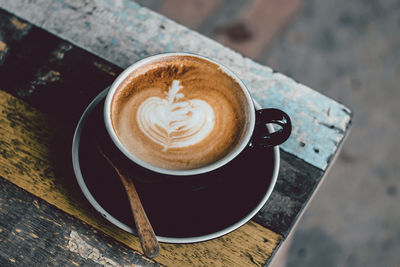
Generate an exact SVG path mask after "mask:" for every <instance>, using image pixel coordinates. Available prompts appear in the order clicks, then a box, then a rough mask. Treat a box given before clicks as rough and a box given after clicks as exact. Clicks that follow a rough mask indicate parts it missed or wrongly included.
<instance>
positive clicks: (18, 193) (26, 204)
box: [0, 178, 160, 267]
mask: <svg viewBox="0 0 400 267" xmlns="http://www.w3.org/2000/svg"><path fill="white" fill-rule="evenodd" d="M0 218H1V220H0V266H4V267H5V266H108V267H122V266H132V265H134V266H143V267H155V266H160V264H158V263H156V262H154V261H152V260H149V259H147V258H145V257H143V255H141V254H140V253H139V252H136V251H134V250H132V249H130V248H128V247H127V246H124V245H122V244H121V243H119V242H118V241H116V240H115V239H113V238H110V237H108V236H106V235H104V234H102V232H100V231H98V230H96V229H94V228H93V227H91V226H89V225H87V224H85V223H83V222H82V221H80V220H78V219H76V218H74V217H73V216H70V215H68V214H66V213H64V212H61V211H60V210H58V209H57V208H56V207H54V206H52V205H50V204H49V203H47V202H46V201H44V200H42V199H40V198H37V197H35V196H34V195H32V194H30V193H28V192H27V191H25V190H22V189H21V188H19V187H17V186H15V185H14V184H12V183H10V182H9V181H7V180H5V179H3V178H0Z"/></svg>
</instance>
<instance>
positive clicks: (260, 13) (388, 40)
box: [137, 0, 400, 267]
mask: <svg viewBox="0 0 400 267" xmlns="http://www.w3.org/2000/svg"><path fill="white" fill-rule="evenodd" d="M137 2H138V3H140V4H141V5H143V6H146V7H148V8H150V9H153V10H155V11H156V12H158V13H161V14H163V15H165V16H167V17H169V18H171V19H173V20H175V21H177V22H179V23H181V24H183V25H185V26H187V27H189V28H191V29H193V30H196V31H198V32H200V33H202V34H204V35H206V36H209V37H210V38H212V39H215V40H217V41H218V42H220V43H222V44H224V45H226V46H228V47H231V48H232V49H234V50H236V51H239V52H241V53H242V54H244V55H245V56H248V57H250V58H252V59H254V60H255V61H257V62H260V63H262V64H264V65H267V66H269V67H271V68H273V69H275V70H277V71H279V72H282V73H284V74H286V75H288V76H290V77H292V78H294V79H296V80H297V81H299V82H301V83H303V84H305V85H307V86H309V87H311V88H313V89H314V90H316V91H319V92H321V93H323V94H325V95H327V96H329V97H331V98H333V99H335V100H337V101H338V102H341V103H343V104H345V105H346V106H347V107H349V108H350V109H351V110H352V111H353V114H354V117H353V126H352V128H351V132H350V134H349V136H348V137H347V140H346V142H345V143H344V145H343V148H342V151H341V153H340V154H339V156H338V157H337V159H336V162H335V163H334V164H333V165H332V167H331V169H330V171H329V172H328V175H327V176H326V177H325V182H324V183H323V184H322V186H321V187H320V189H319V190H318V191H317V193H316V195H315V197H314V199H313V201H312V202H311V204H310V206H309V207H308V208H307V210H306V212H305V214H304V216H303V218H302V219H301V220H300V222H299V224H298V225H297V227H296V230H295V231H294V232H293V235H292V237H291V242H287V244H286V246H285V247H284V249H283V250H282V251H281V252H282V253H280V254H279V255H278V258H277V259H279V260H280V261H279V262H274V263H276V266H324V267H329V266H400V141H399V139H400V138H399V137H400V134H399V132H400V105H399V103H398V102H400V1H399V0H352V1H348V0H323V1H318V0H247V1H246V0H212V1H211V0H185V1H181V0H138V1H137Z"/></svg>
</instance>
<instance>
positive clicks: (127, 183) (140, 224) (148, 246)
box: [118, 172, 160, 258]
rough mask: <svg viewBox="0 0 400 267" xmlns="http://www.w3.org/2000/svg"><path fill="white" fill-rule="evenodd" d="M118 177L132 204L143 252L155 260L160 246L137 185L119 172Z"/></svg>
mask: <svg viewBox="0 0 400 267" xmlns="http://www.w3.org/2000/svg"><path fill="white" fill-rule="evenodd" d="M118 175H119V176H120V178H121V181H122V184H123V185H124V187H125V191H126V193H127V195H128V198H129V202H130V204H131V209H132V212H133V215H134V216H133V218H134V219H135V225H136V228H137V231H138V234H139V240H140V244H141V245H142V249H143V252H144V254H145V255H146V256H147V257H149V258H155V257H157V256H158V254H159V253H160V245H159V244H158V241H157V238H156V235H155V233H154V230H153V227H151V224H150V222H149V219H148V218H147V215H146V213H145V211H144V209H143V206H142V204H141V202H140V199H139V195H138V193H137V191H136V188H135V184H134V183H133V181H132V180H131V179H128V178H126V177H125V176H124V175H123V174H121V173H119V172H118Z"/></svg>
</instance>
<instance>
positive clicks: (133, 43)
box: [0, 0, 352, 170]
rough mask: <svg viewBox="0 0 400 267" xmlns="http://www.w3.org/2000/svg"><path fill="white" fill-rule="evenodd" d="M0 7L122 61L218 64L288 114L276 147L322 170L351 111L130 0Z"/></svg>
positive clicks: (41, 0) (16, 2) (1, 2)
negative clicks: (163, 56) (181, 56)
mask: <svg viewBox="0 0 400 267" xmlns="http://www.w3.org/2000/svg"><path fill="white" fill-rule="evenodd" d="M0 7H2V8H4V9H7V10H8V11H10V12H12V13H14V14H17V15H18V16H21V17H23V18H25V19H27V20H28V21H30V22H31V23H33V24H34V25H37V26H39V27H41V28H44V29H46V30H47V31H49V32H51V33H53V34H56V35H57V36H60V37H61V38H63V39H65V40H68V41H70V42H72V43H73V44H76V45H78V46H80V47H83V48H85V49H87V50H89V51H91V52H93V53H94V54H96V55H99V56H100V57H102V58H105V59H107V60H108V61H110V62H112V63H114V64H115V65H118V66H119V67H121V68H125V67H127V66H128V65H130V64H132V63H134V62H135V61H137V60H139V59H142V58H144V57H147V56H150V55H154V54H158V53H163V52H183V51H185V52H192V53H196V54H200V55H204V56H207V57H210V58H213V59H215V60H217V61H219V62H221V63H223V64H224V65H226V66H227V67H229V68H231V69H232V70H233V71H234V72H235V73H236V74H237V75H238V76H239V77H240V78H241V79H242V80H243V82H244V83H245V84H246V85H247V87H248V88H249V90H250V92H251V93H252V95H253V97H254V98H255V99H256V100H257V102H259V103H260V104H261V105H262V106H263V107H271V108H280V109H283V110H284V111H285V112H286V113H288V114H289V115H290V116H291V118H292V121H293V134H292V136H291V138H290V139H289V140H288V141H287V142H285V143H284V144H283V145H282V146H281V147H282V149H283V150H284V151H286V152H289V153H291V154H293V155H295V156H296V157H298V158H300V159H302V160H304V161H306V162H308V163H310V164H311V165H313V166H315V167H317V168H320V169H322V170H326V168H327V167H328V165H329V163H330V162H331V160H332V157H333V155H334V154H335V153H336V151H337V150H338V147H339V146H340V144H341V142H342V141H343V138H344V136H345V134H346V132H347V129H348V127H349V125H350V123H351V117H352V115H351V111H350V110H349V109H348V108H346V107H345V106H343V105H342V104H339V103H337V102H336V101H334V100H332V99H330V98H328V97H326V96H324V95H322V94H320V93H318V92H316V91H314V90H312V89H310V88H308V87H307V86H304V85H302V84H300V83H298V82H297V81H294V80H293V79H291V78H289V77H287V76H285V75H283V74H281V73H276V72H274V71H273V70H272V69H270V68H268V67H266V66H262V65H260V64H258V63H256V62H254V61H252V60H250V59H249V58H245V57H243V56H242V55H240V54H238V53H236V52H234V51H232V50H231V49H229V48H226V47H224V46H222V45H221V44H219V43H217V42H215V41H212V40H210V39H208V38H206V37H204V36H202V35H200V34H198V33H196V32H193V31H191V30H189V29H187V28H185V27H183V26H181V25H178V24H177V23H175V22H173V21H171V20H169V19H167V18H166V17H163V16H161V15H159V14H157V13H154V12H152V11H150V10H149V9H147V8H143V7H141V6H140V5H138V4H136V3H135V2H133V1H131V0H115V1H109V0H95V1H91V0H90V1H89V0H85V1H75V0H57V1H56V0H36V1H30V0H12V1H11V0H0ZM110 22H112V23H110Z"/></svg>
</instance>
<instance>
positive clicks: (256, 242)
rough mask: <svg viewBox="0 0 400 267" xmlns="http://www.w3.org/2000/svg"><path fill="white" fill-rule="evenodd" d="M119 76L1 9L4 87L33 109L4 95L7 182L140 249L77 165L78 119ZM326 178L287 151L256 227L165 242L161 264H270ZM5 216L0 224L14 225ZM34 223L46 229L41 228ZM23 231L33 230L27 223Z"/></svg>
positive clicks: (0, 146) (1, 172) (1, 116)
mask: <svg viewBox="0 0 400 267" xmlns="http://www.w3.org/2000/svg"><path fill="white" fill-rule="evenodd" d="M0 1H1V0H0ZM120 71H121V68H120V67H118V66H116V65H114V64H112V63H109V62H107V61H105V60H103V59H101V58H99V57H97V56H94V55H92V54H90V53H88V52H87V51H84V50H82V49H80V48H78V47H76V46H75V45H73V44H71V43H69V42H67V41H65V40H61V39H60V38H57V37H55V36H53V35H51V34H49V33H48V32H45V31H43V30H42V29H39V28H37V27H35V26H32V25H31V24H29V23H27V22H25V21H23V20H21V19H18V18H16V17H14V16H10V14H8V13H6V12H4V11H1V10H0V89H3V90H6V91H8V92H9V93H11V94H12V95H14V96H16V97H18V98H20V99H24V100H25V101H27V102H29V103H30V104H31V105H27V104H26V103H25V102H23V101H20V100H19V99H17V98H15V97H13V96H10V95H9V94H7V93H5V92H1V93H0V101H1V104H0V109H1V110H2V111H1V113H0V176H1V177H3V178H6V179H8V180H10V181H12V182H13V183H15V184H17V185H18V186H20V187H22V188H25V190H27V191H29V192H31V193H32V194H34V195H36V196H38V197H40V198H42V199H45V200H46V201H48V202H49V203H52V204H53V205H55V206H56V207H58V208H59V209H61V210H63V211H65V212H67V213H69V214H72V215H73V216H75V217H77V218H80V219H81V220H83V221H85V222H87V223H88V224H90V225H92V226H94V227H95V228H97V229H101V230H102V232H104V233H106V234H107V235H109V236H112V237H113V238H115V239H117V240H119V241H121V242H122V243H124V244H126V245H127V246H128V247H130V248H133V249H134V250H138V251H140V245H139V242H138V240H137V238H136V237H133V236H130V235H127V234H126V233H124V232H123V231H121V230H119V229H117V228H116V227H114V226H112V225H110V224H108V222H105V221H104V220H103V219H102V218H101V217H100V216H99V215H98V214H97V213H95V212H94V210H93V209H92V208H91V207H90V206H89V204H88V203H87V202H86V200H85V199H84V198H83V196H82V194H81V193H80V189H79V188H78V186H77V185H76V182H75V179H74V175H73V172H72V166H71V163H70V148H71V141H72V133H73V130H74V127H75V125H76V122H77V120H78V119H79V117H80V115H81V113H82V111H83V110H84V108H85V107H86V105H87V104H88V103H89V102H90V101H91V99H92V98H93V97H94V96H95V95H97V93H99V92H100V91H102V90H103V89H104V87H106V86H107V85H108V84H109V83H111V82H112V80H113V79H114V78H115V76H116V75H117V74H118V73H119V72H120ZM71 103H73V105H72V107H73V108H71ZM32 106H34V108H33V107H32ZM36 108H37V109H39V110H41V111H38V110H36ZM343 134H344V133H343ZM322 145H323V143H321V146H322ZM315 150H316V151H318V150H317V149H315ZM316 151H315V152H314V153H317V152H316ZM332 155H333V154H332ZM332 155H331V156H332ZM323 174H324V171H323V170H322V169H321V168H318V167H316V166H312V165H310V164H308V163H306V162H305V161H304V160H302V159H300V158H297V157H296V156H294V155H292V154H290V153H286V152H284V151H282V152H281V170H280V175H279V177H278V182H277V185H276V187H275V190H274V191H273V193H272V195H271V197H270V199H269V201H268V202H267V203H266V205H265V206H264V207H263V208H262V210H261V211H260V212H259V213H258V214H257V215H256V216H255V217H254V219H253V222H250V223H248V224H246V225H245V226H243V227H241V228H240V229H238V230H237V231H235V232H233V233H231V234H230V235H227V236H226V237H223V238H220V239H216V240H212V241H209V242H205V243H200V244H195V245H166V244H163V246H162V251H164V253H167V254H162V255H161V257H160V258H157V261H159V262H161V263H163V264H166V265H170V266H177V265H180V264H181V265H188V264H191V265H206V264H211V265H215V264H218V263H221V262H222V261H224V260H227V263H231V264H233V262H236V263H237V264H242V266H248V265H250V264H255V265H261V264H263V263H265V261H266V260H267V259H269V257H270V255H271V253H274V250H275V248H276V247H277V245H279V244H280V243H281V242H282V241H283V240H284V237H285V236H287V234H288V232H289V231H290V230H291V228H292V226H293V224H294V223H295V222H296V220H297V218H298V216H299V214H300V213H301V211H302V210H303V209H304V207H305V206H306V204H307V201H308V200H309V198H310V197H311V195H312V194H313V192H314V190H315V188H316V187H317V186H318V184H319V182H320V180H321V178H322V176H323ZM7 187H8V186H7ZM5 192H8V190H5ZM2 196H3V195H2ZM3 198H7V196H6V195H4V196H3ZM8 208H9V209H11V208H10V206H8ZM55 212H56V211H55ZM0 216H1V219H0V221H6V220H8V219H7V218H6V216H5V215H4V216H3V215H0ZM32 216H33V215H32ZM61 217H62V216H61ZM3 218H4V220H3ZM62 218H64V217H62ZM62 220H64V219H62ZM33 224H35V225H36V226H34V227H37V228H42V224H41V223H39V222H37V223H36V222H35V221H33ZM20 225H29V221H28V219H26V220H23V221H21V222H20ZM32 227H33V226H32ZM264 227H266V228H264ZM20 228H23V227H22V226H21V227H20ZM20 228H18V229H20ZM0 231H1V229H0ZM14 232H15V231H14ZM0 234H1V232H0ZM0 237H2V236H1V235H0ZM15 240H16V239H15ZM15 240H13V242H16V241H15ZM25 240H26V242H27V243H30V245H31V246H34V245H35V242H39V243H40V242H42V241H41V240H40V238H39V239H34V238H33V239H25ZM57 251H61V250H57ZM221 251H222V254H220V253H221ZM0 253H1V250H0ZM55 253H57V252H55ZM106 254H107V253H105V254H104V255H105V256H106ZM56 257H61V256H60V255H58V256H56ZM108 258H111V257H108ZM26 263H27V264H28V263H29V261H28V260H27V261H26ZM28 265H29V264H28ZM229 266H233V265H229Z"/></svg>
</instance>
